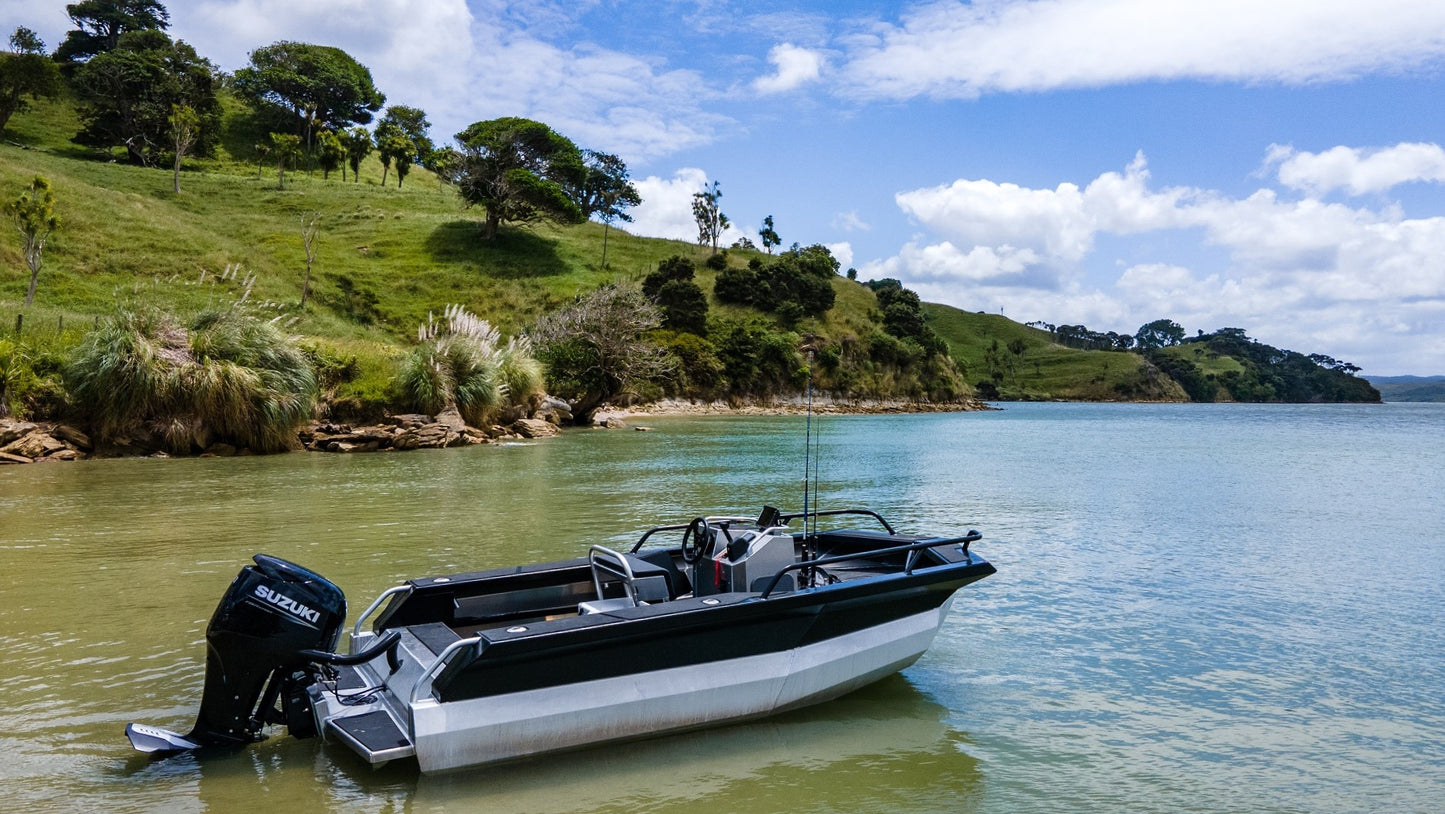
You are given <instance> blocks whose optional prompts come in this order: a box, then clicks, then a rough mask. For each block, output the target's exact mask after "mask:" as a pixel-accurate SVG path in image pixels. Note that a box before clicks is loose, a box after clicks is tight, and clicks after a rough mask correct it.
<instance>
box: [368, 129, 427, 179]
mask: <svg viewBox="0 0 1445 814" xmlns="http://www.w3.org/2000/svg"><path fill="white" fill-rule="evenodd" d="M372 139H373V140H374V141H375V142H376V153H377V155H379V156H381V185H382V186H386V174H387V171H388V170H390V169H391V165H392V164H393V163H395V164H396V186H397V188H398V189H400V188H401V182H402V179H404V178H405V177H406V173H407V171H408V170H410V169H411V165H412V160H413V159H414V158H415V156H416V144H415V143H414V142H413V141H412V140H411V138H410V137H409V136H408V135H407V134H406V131H404V130H402V129H401V127H400V126H398V125H397V124H395V123H394V122H389V121H382V123H381V124H379V125H377V126H376V132H375V133H374V134H372Z"/></svg>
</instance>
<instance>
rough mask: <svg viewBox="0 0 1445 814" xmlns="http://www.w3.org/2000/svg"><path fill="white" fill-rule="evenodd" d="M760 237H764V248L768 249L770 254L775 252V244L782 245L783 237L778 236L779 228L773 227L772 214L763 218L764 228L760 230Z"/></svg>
mask: <svg viewBox="0 0 1445 814" xmlns="http://www.w3.org/2000/svg"><path fill="white" fill-rule="evenodd" d="M758 237H759V238H761V239H762V241H763V248H764V249H767V250H768V254H772V253H773V247H774V246H781V245H782V243H783V240H782V238H780V237H778V232H777V230H776V229H774V228H773V216H772V215H769V216H767V217H766V218H763V228H761V229H759V230H758Z"/></svg>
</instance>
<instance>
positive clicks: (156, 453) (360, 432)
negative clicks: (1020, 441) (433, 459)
mask: <svg viewBox="0 0 1445 814" xmlns="http://www.w3.org/2000/svg"><path fill="white" fill-rule="evenodd" d="M994 409H999V408H997V407H992V406H990V405H988V404H985V403H984V402H981V401H977V400H973V399H970V400H967V401H960V402H951V403H935V402H907V401H903V400H880V401H867V400H864V401H840V400H835V399H832V398H828V397H824V398H815V399H814V400H813V403H812V405H811V407H810V406H809V404H808V403H807V399H806V398H782V399H777V400H774V401H771V402H767V403H762V402H759V403H752V404H743V403H737V404H732V403H728V402H726V401H707V402H704V401H692V400H687V399H660V400H658V401H655V402H650V403H647V404H638V405H630V406H614V405H610V404H609V405H603V406H602V407H600V408H599V409H598V410H596V411H595V412H594V414H593V423H592V424H591V425H590V426H591V427H592V428H600V429H609V430H619V429H625V428H629V427H630V428H632V429H634V430H641V431H648V430H651V429H652V428H651V427H646V426H642V425H636V424H635V423H633V422H635V421H636V420H637V419H647V418H673V417H705V416H774V415H804V414H807V413H808V412H809V411H811V412H812V413H814V414H816V415H820V416H823V415H900V414H911V413H951V412H975V411H980V410H994ZM569 418H570V413H569V411H568V410H567V407H566V403H565V402H562V401H560V400H557V399H553V398H551V397H545V398H543V399H541V400H540V401H539V403H538V406H537V408H536V409H535V410H533V411H531V412H530V413H529V414H528V415H527V416H526V417H519V418H515V419H514V420H513V421H511V422H510V423H509V424H505V425H504V424H490V425H488V426H487V427H485V428H481V427H473V426H471V425H470V424H468V423H467V422H466V420H465V419H464V418H463V417H462V415H461V414H460V413H459V412H457V411H456V410H455V409H447V410H444V411H442V412H441V413H439V414H437V415H435V416H429V415H425V414H419V413H418V414H403V415H393V416H386V417H385V418H384V419H383V420H381V421H379V422H375V423H371V424H365V425H353V424H348V423H338V422H332V421H310V422H307V423H306V424H305V425H304V426H302V427H301V428H300V429H298V430H297V431H296V437H295V443H294V444H287V445H285V448H284V450H282V451H288V452H303V451H304V452H330V453H341V454H352V453H361V452H387V451H396V452H400V451H407V450H414V449H441V448H447V447H459V446H470V445H476V444H494V443H509V442H517V441H521V440H530V439H541V438H550V437H553V436H556V435H559V434H560V433H561V432H562V431H563V429H564V427H567V426H569V424H570V422H569V421H568V419H569ZM572 426H575V425H572ZM579 429H580V427H579ZM252 454H257V453H255V452H254V451H253V450H251V449H249V448H246V447H237V446H235V445H234V444H229V443H226V442H224V441H217V442H214V443H212V444H210V445H209V446H207V447H205V448H204V449H201V450H199V451H198V452H196V453H195V454H194V456H189V455H188V456H185V457H201V458H228V457H232V456H238V455H239V456H245V455H252ZM117 457H158V458H169V457H176V456H175V455H173V454H172V453H169V452H167V451H166V450H164V449H161V448H159V446H158V445H157V444H156V442H155V440H154V439H153V438H152V439H142V438H130V437H126V438H122V439H119V440H118V441H117V440H116V439H112V440H111V441H110V442H109V443H105V444H97V443H96V442H95V441H93V440H92V439H91V437H90V435H88V434H87V433H85V432H84V431H83V430H80V429H78V428H76V427H75V426H73V425H72V424H67V423H64V422H46V421H40V422H30V421H22V420H19V419H15V418H0V466H3V465H5V464H27V463H55V462H60V461H80V460H88V459H91V458H117Z"/></svg>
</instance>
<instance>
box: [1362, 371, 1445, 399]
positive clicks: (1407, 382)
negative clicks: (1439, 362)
mask: <svg viewBox="0 0 1445 814" xmlns="http://www.w3.org/2000/svg"><path fill="white" fill-rule="evenodd" d="M1369 379H1370V384H1373V385H1374V386H1375V389H1376V390H1379V391H1380V397H1381V398H1383V399H1384V400H1385V401H1445V376H1370V377H1369Z"/></svg>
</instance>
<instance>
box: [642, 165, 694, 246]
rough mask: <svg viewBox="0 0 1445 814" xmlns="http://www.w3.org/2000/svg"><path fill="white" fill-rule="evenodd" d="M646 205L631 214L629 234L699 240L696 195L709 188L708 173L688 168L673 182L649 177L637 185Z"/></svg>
mask: <svg viewBox="0 0 1445 814" xmlns="http://www.w3.org/2000/svg"><path fill="white" fill-rule="evenodd" d="M633 183H634V185H635V186H636V187H637V193H638V194H639V195H641V196H642V204H641V205H640V206H637V207H634V208H633V209H632V211H631V213H630V214H631V215H632V225H631V226H629V227H627V231H629V232H631V233H633V234H635V235H643V236H645V237H661V238H667V239H670V240H688V241H692V240H696V239H697V221H695V220H693V218H692V195H693V193H695V192H700V191H701V190H702V188H703V187H704V186H706V185H707V173H705V172H703V171H702V170H700V169H697V168H695V167H684V168H683V169H680V170H678V171H677V172H676V173H675V174H674V175H673V176H672V177H671V178H659V177H657V176H655V175H649V176H648V177H646V178H643V179H641V180H638V181H634V182H633Z"/></svg>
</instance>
